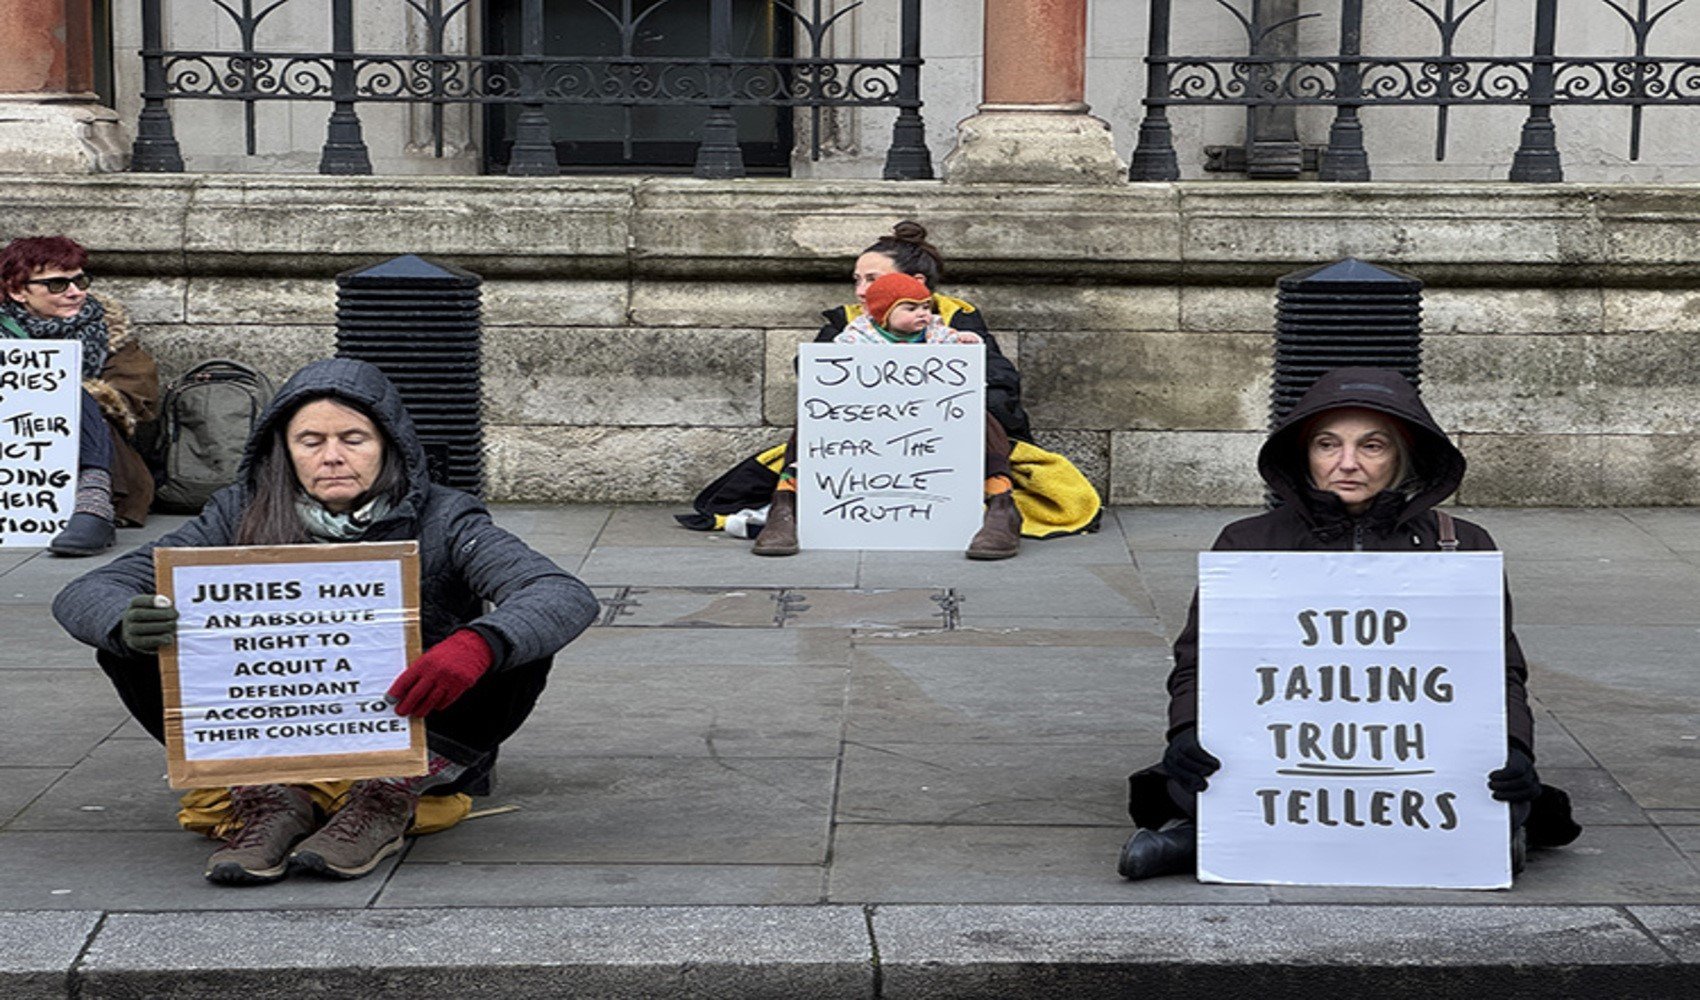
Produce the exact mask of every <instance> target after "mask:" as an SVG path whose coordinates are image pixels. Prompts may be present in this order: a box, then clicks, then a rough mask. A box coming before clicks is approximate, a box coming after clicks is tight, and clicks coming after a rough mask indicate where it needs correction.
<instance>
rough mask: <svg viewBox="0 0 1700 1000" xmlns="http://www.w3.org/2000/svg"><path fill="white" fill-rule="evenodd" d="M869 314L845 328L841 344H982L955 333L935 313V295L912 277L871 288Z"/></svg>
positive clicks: (885, 278)
mask: <svg viewBox="0 0 1700 1000" xmlns="http://www.w3.org/2000/svg"><path fill="white" fill-rule="evenodd" d="M866 302H867V310H866V311H865V312H863V313H862V314H861V315H860V316H857V317H856V318H855V319H853V320H851V321H850V322H849V323H848V324H846V325H845V327H844V329H843V331H842V332H840V333H839V334H838V336H836V337H834V338H832V339H833V342H834V343H839V344H978V343H980V342H981V340H980V335H979V334H977V333H974V332H973V331H970V330H954V329H951V328H950V327H948V326H945V325H944V320H941V319H939V318H938V316H936V315H934V313H933V293H932V292H930V291H928V290H927V283H926V282H924V281H922V280H921V279H920V278H917V277H915V276H914V275H912V274H896V273H893V274H887V275H882V276H881V277H880V278H878V279H877V280H875V281H874V283H873V284H871V285H869V286H868V292H867V298H866Z"/></svg>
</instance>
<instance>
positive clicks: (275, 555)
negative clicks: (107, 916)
mask: <svg viewBox="0 0 1700 1000" xmlns="http://www.w3.org/2000/svg"><path fill="white" fill-rule="evenodd" d="M417 551H418V550H417V546H416V544H415V543H412V542H407V543H376V544H358V543H357V544H348V545H294V546H269V547H256V548H247V549H241V548H206V549H156V550H155V551H154V556H155V563H156V566H157V572H158V573H159V575H160V580H159V590H160V593H162V594H166V595H168V596H170V597H171V598H172V600H173V602H174V604H175V606H176V608H177V610H178V616H179V617H178V621H177V638H176V641H175V642H173V643H172V644H170V645H168V646H166V647H165V649H164V650H163V651H162V655H161V674H162V682H163V688H164V692H165V703H166V708H165V713H166V736H167V739H166V750H167V761H168V763H169V764H170V766H171V770H172V778H173V784H177V785H180V786H182V785H187V786H193V785H194V784H196V783H197V782H205V781H211V782H213V783H218V782H220V781H222V782H223V783H226V784H230V783H243V784H248V783H257V781H256V780H253V779H261V778H263V779H265V780H272V781H277V780H290V779H291V778H293V779H306V780H314V779H317V778H330V777H377V776H384V775H396V774H406V773H418V772H417V771H409V770H408V768H410V767H413V766H415V765H417V766H418V767H420V768H422V767H423V763H424V758H423V744H422V738H421V733H420V731H419V727H418V725H417V720H410V719H407V718H404V717H402V716H399V715H397V714H396V713H395V708H394V706H392V705H390V704H388V703H386V701H385V699H384V695H385V692H386V691H387V690H388V689H389V686H390V684H391V683H393V682H394V681H395V679H396V677H397V676H399V675H400V674H401V672H402V670H404V669H405V668H406V666H407V664H408V663H409V662H411V660H412V658H413V657H414V656H417V655H418V645H419V635H418V584H417V572H418V569H417V559H418V556H417ZM416 751H417V755H416V754H415V752H416ZM284 775H288V776H290V777H289V778H285V777H283V776H284ZM244 778H249V779H250V780H242V779H244Z"/></svg>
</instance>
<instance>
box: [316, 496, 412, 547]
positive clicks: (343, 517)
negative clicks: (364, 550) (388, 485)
mask: <svg viewBox="0 0 1700 1000" xmlns="http://www.w3.org/2000/svg"><path fill="white" fill-rule="evenodd" d="M389 512H390V502H389V501H388V500H386V499H384V498H383V497H374V498H373V499H372V500H371V501H369V502H368V503H367V504H366V506H364V507H361V508H358V509H356V510H351V511H349V512H347V513H346V514H338V513H335V512H333V511H329V510H326V509H325V507H324V505H323V504H321V503H319V501H317V500H314V499H313V498H312V497H310V496H308V495H307V494H305V493H297V494H295V513H296V514H297V515H298V516H299V517H300V518H301V524H302V525H303V526H304V527H305V528H306V529H307V534H308V535H309V536H310V537H311V538H312V539H313V541H314V542H315V543H320V544H324V543H329V542H357V541H359V540H360V539H361V538H363V537H364V536H365V534H366V532H367V531H368V530H370V529H371V527H372V525H374V524H376V523H377V522H378V521H380V520H382V519H383V516H384V515H385V514H388V513H389Z"/></svg>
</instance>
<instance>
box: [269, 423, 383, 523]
mask: <svg viewBox="0 0 1700 1000" xmlns="http://www.w3.org/2000/svg"><path fill="white" fill-rule="evenodd" d="M284 436H285V437H286V438H287V439H288V441H289V459H290V461H291V462H293V463H294V464H295V479H296V481H297V482H299V483H300V484H301V488H302V489H304V490H306V491H307V495H308V496H310V497H312V498H313V499H314V500H317V501H319V503H321V504H323V505H324V507H325V509H326V510H328V511H331V512H333V513H337V514H343V513H347V512H348V511H350V510H352V509H354V501H355V500H356V499H358V498H359V497H360V496H361V495H362V494H364V493H365V492H366V491H367V490H369V489H371V488H372V484H373V483H374V482H376V481H377V479H378V473H379V472H381V471H382V470H383V468H384V436H383V435H382V434H380V433H379V432H378V428H377V426H376V425H374V424H373V423H372V421H371V419H370V418H369V417H367V416H366V414H364V413H361V412H360V411H359V410H356V409H354V408H353V407H349V406H344V405H343V404H341V403H339V402H337V401H336V400H333V399H318V400H314V401H313V402H311V403H308V404H307V405H306V406H303V407H302V408H301V409H299V410H296V411H295V416H293V417H290V418H289V427H288V428H287V429H286V430H285V431H284Z"/></svg>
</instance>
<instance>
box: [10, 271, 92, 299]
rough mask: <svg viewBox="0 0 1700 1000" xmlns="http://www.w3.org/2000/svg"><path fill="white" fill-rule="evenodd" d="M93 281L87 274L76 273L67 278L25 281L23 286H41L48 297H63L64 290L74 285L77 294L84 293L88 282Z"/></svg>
mask: <svg viewBox="0 0 1700 1000" xmlns="http://www.w3.org/2000/svg"><path fill="white" fill-rule="evenodd" d="M93 280H94V279H93V278H90V277H89V276H88V274H87V273H84V272H78V273H76V274H73V275H71V276H70V277H69V278H30V279H29V280H28V281H25V282H24V284H26V285H41V286H42V287H44V288H46V289H47V292H48V294H49V295H63V294H64V293H65V289H67V288H70V287H71V286H72V285H76V286H77V291H79V292H81V291H86V290H87V289H88V287H89V282H91V281H93Z"/></svg>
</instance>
